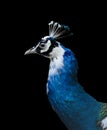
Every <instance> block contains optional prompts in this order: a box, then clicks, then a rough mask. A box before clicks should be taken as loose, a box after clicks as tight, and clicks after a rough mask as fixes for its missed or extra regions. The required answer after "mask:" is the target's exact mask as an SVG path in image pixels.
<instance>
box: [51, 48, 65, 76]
mask: <svg viewBox="0 0 107 130" xmlns="http://www.w3.org/2000/svg"><path fill="white" fill-rule="evenodd" d="M64 52H65V51H64V49H63V48H61V47H60V46H59V47H55V48H54V49H53V51H52V52H51V55H52V56H51V57H52V58H53V60H51V62H50V71H49V75H50V76H51V75H54V74H56V73H57V71H58V69H60V68H62V67H63V66H64V64H63V55H64Z"/></svg>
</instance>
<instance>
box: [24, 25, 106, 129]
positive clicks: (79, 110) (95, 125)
mask: <svg viewBox="0 0 107 130" xmlns="http://www.w3.org/2000/svg"><path fill="white" fill-rule="evenodd" d="M49 27H50V31H49V32H50V34H49V36H46V37H44V38H42V40H41V41H40V42H39V43H38V45H37V46H36V47H34V48H31V49H29V50H28V51H26V53H25V54H30V53H38V54H40V55H43V56H45V57H47V58H50V67H49V75H48V80H47V95H48V98H49V101H50V103H51V106H52V108H53V110H54V111H55V112H56V113H57V114H58V116H59V117H60V119H61V120H62V122H63V123H64V124H65V126H66V127H67V128H68V130H107V103H101V102H98V101H97V100H96V99H94V98H93V97H92V96H90V95H89V94H87V93H86V92H85V91H84V89H83V87H82V86H81V85H80V84H79V82H78V78H77V72H78V63H77V60H76V57H75V55H74V53H73V52H72V51H71V50H70V49H68V48H65V47H64V46H63V45H62V44H61V43H59V42H58V41H56V39H58V38H60V37H62V36H63V34H65V33H66V31H68V28H64V27H63V25H60V24H58V23H55V22H51V23H50V24H49ZM50 37H53V38H52V40H51V38H50ZM41 45H42V46H41Z"/></svg>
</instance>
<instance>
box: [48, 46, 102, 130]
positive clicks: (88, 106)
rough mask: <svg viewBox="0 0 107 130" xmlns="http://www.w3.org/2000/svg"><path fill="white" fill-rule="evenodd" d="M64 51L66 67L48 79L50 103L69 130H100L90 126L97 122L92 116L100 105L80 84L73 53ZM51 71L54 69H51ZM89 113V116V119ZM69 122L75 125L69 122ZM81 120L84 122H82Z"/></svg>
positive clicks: (67, 50)
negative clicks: (72, 129)
mask: <svg viewBox="0 0 107 130" xmlns="http://www.w3.org/2000/svg"><path fill="white" fill-rule="evenodd" d="M64 50H65V53H64V55H63V58H64V59H63V64H64V66H63V67H61V68H59V69H58V70H57V73H55V74H53V75H49V77H48V89H49V92H48V97H49V100H50V103H51V105H52V107H53V109H54V110H55V111H56V113H57V114H58V115H59V117H61V120H62V121H63V122H64V123H65V124H66V125H67V127H68V128H69V130H71V128H74V129H76V130H80V129H82V130H98V129H97V128H96V125H95V124H90V127H89V126H88V125H89V122H92V121H91V120H93V122H94V121H96V120H97V117H96V116H94V118H92V117H91V116H92V115H93V114H94V113H95V112H96V113H98V112H99V109H100V108H99V104H98V102H97V101H96V100H95V99H94V98H93V97H91V96H90V95H88V94H87V93H86V92H85V91H84V90H83V88H82V86H81V85H80V84H79V83H78V79H77V70H78V64H77V60H76V58H75V56H74V54H73V52H72V51H71V50H69V49H66V48H64ZM53 64H54V63H53ZM50 69H52V68H51V67H50ZM87 113H88V114H89V115H88V118H87ZM70 115H71V116H70ZM74 118H75V120H74ZM85 118H87V119H85ZM69 120H70V121H72V122H73V123H71V122H69ZM81 120H83V121H82V122H81ZM77 122H78V123H77ZM77 125H78V129H77ZM83 126H84V128H83Z"/></svg>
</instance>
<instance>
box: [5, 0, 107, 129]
mask: <svg viewBox="0 0 107 130" xmlns="http://www.w3.org/2000/svg"><path fill="white" fill-rule="evenodd" d="M47 3H48V2H47ZM47 3H42V2H40V4H38V3H30V4H29V3H24V4H22V3H20V4H19V6H18V4H16V5H14V9H12V10H11V12H12V16H11V17H12V21H11V23H12V24H13V29H12V31H13V36H11V38H12V40H13V41H14V46H13V45H12V65H11V68H12V69H10V70H9V72H10V73H11V75H12V79H11V80H10V81H9V82H11V81H12V83H11V86H12V85H13V86H14V87H12V88H11V87H10V88H8V89H7V90H9V92H10V91H11V92H10V94H9V96H11V98H9V99H8V98H7V99H6V100H8V101H9V105H7V106H8V108H9V109H8V112H7V113H8V114H9V116H7V117H8V118H7V120H8V121H9V119H10V118H9V117H12V120H11V123H9V125H10V126H11V127H12V124H13V123H12V122H14V124H15V125H14V127H15V128H17V127H19V128H20V127H22V128H28V129H31V130H33V129H38V130H39V129H46V130H51V129H61V130H66V128H65V126H64V125H63V123H62V122H61V121H60V119H59V118H58V117H57V115H56V113H55V112H54V111H53V110H52V108H51V106H50V104H49V102H48V98H47V95H46V87H45V86H46V81H47V76H48V67H49V60H48V59H46V58H44V57H41V56H39V55H27V56H24V52H25V51H26V50H27V49H29V48H30V47H32V46H33V45H34V44H36V43H38V41H39V40H40V38H41V37H43V36H45V35H48V23H49V22H50V21H51V20H53V21H57V22H60V23H61V24H66V25H68V26H70V27H71V30H72V32H73V34H74V35H73V36H70V37H66V38H64V39H61V40H59V41H60V42H61V43H62V44H63V45H64V46H66V47H68V48H70V49H71V50H72V51H73V52H74V53H75V55H76V57H77V60H78V64H79V70H78V79H79V82H80V83H81V85H82V86H83V87H84V89H85V90H86V92H87V93H89V94H90V95H92V96H93V97H94V98H96V99H97V100H98V101H102V102H107V94H106V86H107V83H106V73H107V70H106V65H107V64H106V42H107V40H106V34H107V33H106V32H105V31H106V20H105V13H104V12H105V10H104V8H103V10H102V9H101V7H103V6H101V5H100V3H99V5H98V6H97V5H96V4H93V3H91V4H86V3H84V4H82V3H81V4H80V3H78V4H77V3H76V4H73V3H72V2H71V3H67V4H66V3H60V4H58V3H53V2H52V3H51V1H50V2H49V3H48V4H47ZM14 10H15V13H13V12H14ZM10 14H11V13H9V18H10ZM13 37H14V38H13ZM10 42H11V41H10ZM13 48H14V49H13ZM11 70H12V71H13V72H12V71H11ZM8 76H10V74H9V73H8ZM11 113H12V114H11ZM8 114H7V115H8ZM74 118H75V117H74Z"/></svg>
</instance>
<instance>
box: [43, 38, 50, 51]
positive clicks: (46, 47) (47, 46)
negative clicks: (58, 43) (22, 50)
mask: <svg viewBox="0 0 107 130" xmlns="http://www.w3.org/2000/svg"><path fill="white" fill-rule="evenodd" d="M50 46H51V42H50V41H49V40H48V42H47V43H46V45H45V48H43V50H41V53H43V52H46V51H48V49H49V47H50Z"/></svg>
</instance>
